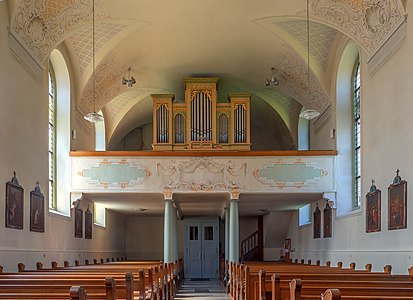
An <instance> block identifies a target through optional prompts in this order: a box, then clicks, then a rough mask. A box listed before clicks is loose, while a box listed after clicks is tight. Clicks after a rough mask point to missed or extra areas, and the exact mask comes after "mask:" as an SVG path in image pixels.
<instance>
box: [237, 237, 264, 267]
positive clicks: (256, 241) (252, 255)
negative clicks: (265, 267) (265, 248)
mask: <svg viewBox="0 0 413 300" xmlns="http://www.w3.org/2000/svg"><path fill="white" fill-rule="evenodd" d="M260 245H262V242H261V243H260V235H259V231H258V230H257V231H256V232H254V233H253V234H251V235H249V236H248V237H247V238H245V239H244V240H243V241H242V242H241V261H242V262H243V261H246V260H262V258H261V253H262V250H261V249H260Z"/></svg>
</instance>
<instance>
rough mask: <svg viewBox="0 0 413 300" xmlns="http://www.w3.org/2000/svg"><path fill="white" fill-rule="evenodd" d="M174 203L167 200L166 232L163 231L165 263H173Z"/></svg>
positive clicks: (165, 213) (165, 212)
mask: <svg viewBox="0 0 413 300" xmlns="http://www.w3.org/2000/svg"><path fill="white" fill-rule="evenodd" d="M173 211H174V207H173V203H172V199H165V211H164V230H163V260H164V263H170V262H172V261H173V257H172V256H173V246H172V243H173V241H172V229H173V225H172V219H173Z"/></svg>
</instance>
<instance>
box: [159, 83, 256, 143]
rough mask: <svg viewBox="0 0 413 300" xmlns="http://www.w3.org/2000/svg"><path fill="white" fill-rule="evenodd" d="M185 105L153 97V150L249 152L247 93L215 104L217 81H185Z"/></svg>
mask: <svg viewBox="0 0 413 300" xmlns="http://www.w3.org/2000/svg"><path fill="white" fill-rule="evenodd" d="M184 84H185V103H174V99H175V96H174V95H172V94H153V95H152V101H153V120H154V123H153V124H154V126H153V144H152V148H153V150H155V151H171V150H250V148H251V144H250V100H251V95H250V94H229V95H228V98H227V99H228V102H229V103H221V102H219V103H218V101H217V98H218V96H217V95H218V93H217V84H218V78H216V77H210V78H185V79H184Z"/></svg>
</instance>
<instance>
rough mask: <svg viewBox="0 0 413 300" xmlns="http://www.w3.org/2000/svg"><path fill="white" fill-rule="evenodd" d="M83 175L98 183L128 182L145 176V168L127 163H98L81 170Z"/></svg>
mask: <svg viewBox="0 0 413 300" xmlns="http://www.w3.org/2000/svg"><path fill="white" fill-rule="evenodd" d="M83 174H84V177H86V178H90V179H91V180H96V181H98V182H99V183H109V184H110V183H119V182H122V183H129V182H131V181H133V180H135V181H138V180H142V179H144V178H145V170H144V169H142V168H139V167H136V166H131V165H128V164H113V163H111V164H106V163H103V164H100V165H99V166H98V167H91V168H90V169H85V170H83Z"/></svg>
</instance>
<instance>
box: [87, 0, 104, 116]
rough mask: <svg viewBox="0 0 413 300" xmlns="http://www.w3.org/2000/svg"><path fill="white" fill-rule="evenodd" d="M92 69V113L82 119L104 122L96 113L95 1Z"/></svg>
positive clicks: (93, 7) (93, 8) (93, 5)
mask: <svg viewBox="0 0 413 300" xmlns="http://www.w3.org/2000/svg"><path fill="white" fill-rule="evenodd" d="M92 62H93V63H92V65H93V66H92V67H93V112H91V113H88V114H87V115H85V116H84V118H85V119H86V120H87V121H89V122H91V123H97V122H102V121H103V120H104V118H103V116H102V115H101V114H98V113H97V112H96V70H95V0H93V1H92Z"/></svg>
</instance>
